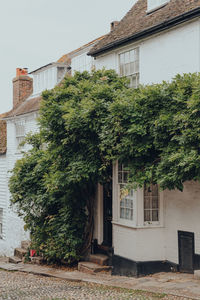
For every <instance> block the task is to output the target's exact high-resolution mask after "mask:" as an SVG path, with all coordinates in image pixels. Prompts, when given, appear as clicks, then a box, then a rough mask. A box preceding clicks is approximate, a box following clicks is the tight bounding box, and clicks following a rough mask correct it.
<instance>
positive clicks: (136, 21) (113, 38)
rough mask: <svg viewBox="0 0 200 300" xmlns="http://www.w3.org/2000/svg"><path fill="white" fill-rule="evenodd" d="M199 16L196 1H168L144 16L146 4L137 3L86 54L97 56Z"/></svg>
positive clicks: (198, 1) (199, 2)
mask: <svg viewBox="0 0 200 300" xmlns="http://www.w3.org/2000/svg"><path fill="white" fill-rule="evenodd" d="M199 15H200V0H171V1H170V2H168V3H167V4H166V5H164V6H163V7H161V8H159V9H157V10H154V11H152V12H149V13H148V12H147V0H138V1H137V2H136V3H135V5H134V6H133V7H132V8H131V9H130V10H129V12H128V13H127V14H126V15H125V17H124V18H123V19H122V20H121V21H120V22H119V24H118V25H117V26H116V27H115V28H114V29H113V31H111V32H110V33H109V34H108V35H107V36H105V37H104V39H102V40H101V41H99V42H98V43H97V44H96V45H95V46H94V47H93V48H92V49H91V51H90V52H89V53H88V54H89V55H92V56H97V55H99V54H100V53H102V52H105V51H108V50H111V49H112V48H114V47H117V46H120V45H122V44H125V43H128V42H131V41H134V40H139V39H141V38H144V37H145V36H148V35H151V34H154V33H155V32H156V30H157V32H159V31H161V30H165V29H168V28H170V27H172V26H175V25H177V24H180V23H182V22H185V21H187V20H189V19H191V18H194V17H196V16H199Z"/></svg>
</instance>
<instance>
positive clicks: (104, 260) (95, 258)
mask: <svg viewBox="0 0 200 300" xmlns="http://www.w3.org/2000/svg"><path fill="white" fill-rule="evenodd" d="M108 260H109V258H108V256H107V255H104V254H91V255H90V257H89V261H90V262H92V263H95V264H98V265H100V266H107V265H108Z"/></svg>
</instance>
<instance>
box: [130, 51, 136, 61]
mask: <svg viewBox="0 0 200 300" xmlns="http://www.w3.org/2000/svg"><path fill="white" fill-rule="evenodd" d="M134 60H135V51H134V50H131V51H130V62H133V61H134Z"/></svg>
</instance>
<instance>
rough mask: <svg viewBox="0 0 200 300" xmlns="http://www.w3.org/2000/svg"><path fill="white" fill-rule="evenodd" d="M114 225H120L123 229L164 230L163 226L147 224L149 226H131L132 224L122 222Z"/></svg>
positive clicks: (113, 222) (114, 222)
mask: <svg viewBox="0 0 200 300" xmlns="http://www.w3.org/2000/svg"><path fill="white" fill-rule="evenodd" d="M112 224H113V225H118V226H121V227H127V228H132V229H152V228H153V229H156V228H164V226H163V225H161V224H147V225H143V226H141V225H131V224H124V223H121V222H116V221H112Z"/></svg>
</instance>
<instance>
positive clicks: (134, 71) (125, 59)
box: [119, 48, 139, 88]
mask: <svg viewBox="0 0 200 300" xmlns="http://www.w3.org/2000/svg"><path fill="white" fill-rule="evenodd" d="M119 65H120V75H121V76H127V77H128V78H129V79H130V86H131V87H134V88H137V87H138V85H139V48H135V49H132V50H130V51H126V52H123V53H121V54H120V55H119Z"/></svg>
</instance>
